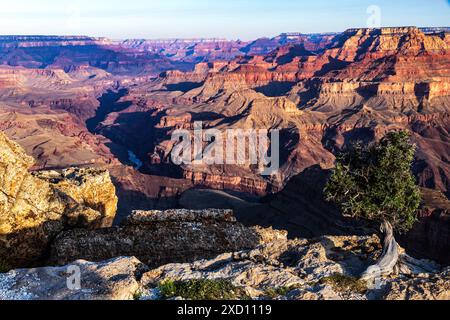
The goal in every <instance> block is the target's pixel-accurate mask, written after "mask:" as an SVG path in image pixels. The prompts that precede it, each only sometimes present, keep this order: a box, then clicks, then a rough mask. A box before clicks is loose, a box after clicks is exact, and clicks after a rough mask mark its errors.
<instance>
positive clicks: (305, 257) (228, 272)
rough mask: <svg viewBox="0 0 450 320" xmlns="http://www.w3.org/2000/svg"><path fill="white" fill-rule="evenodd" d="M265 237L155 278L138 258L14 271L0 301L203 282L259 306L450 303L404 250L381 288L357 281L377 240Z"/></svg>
mask: <svg viewBox="0 0 450 320" xmlns="http://www.w3.org/2000/svg"><path fill="white" fill-rule="evenodd" d="M187 215H190V214H189V213H187ZM152 219H153V218H152ZM259 232H260V234H261V236H262V237H263V238H265V239H266V240H268V239H270V238H272V240H273V241H272V242H268V243H264V244H261V245H260V246H258V247H257V248H255V249H252V250H243V251H238V252H232V253H226V254H222V255H219V256H218V257H215V258H213V259H211V260H200V261H196V262H193V263H178V264H168V265H165V266H162V267H159V268H157V269H154V270H151V271H148V269H147V268H146V266H145V265H143V264H142V263H140V262H139V261H138V260H137V259H136V258H116V259H112V260H109V261H106V262H101V263H88V262H86V261H77V262H75V263H72V264H69V265H68V266H65V267H48V268H40V269H31V270H15V271H11V272H9V273H7V274H3V275H2V274H0V299H9V300H10V299H72V300H76V299H125V300H126V299H136V298H139V299H162V298H164V297H162V296H161V291H160V289H159V288H160V285H161V284H162V283H165V282H167V281H169V280H171V281H183V282H184V281H190V280H198V279H207V280H211V281H215V280H225V281H227V282H228V283H230V284H231V285H232V286H233V287H236V288H238V289H239V291H240V292H243V293H244V296H245V297H249V298H252V299H281V300H286V299H289V300H339V299H350V300H375V299H390V300H410V299H415V300H425V299H426V300H428V299H450V296H449V293H450V270H449V269H447V270H441V269H440V267H439V266H438V265H436V264H434V263H432V262H430V261H426V260H415V259H412V258H411V257H409V256H407V255H406V254H405V253H404V251H403V250H402V249H399V251H400V253H401V254H400V264H399V265H398V267H397V268H396V272H395V273H394V274H393V275H391V276H390V277H384V278H380V279H377V280H376V281H375V283H366V282H363V281H360V280H358V279H357V277H358V276H359V275H360V273H361V272H362V271H363V270H364V269H365V268H366V267H367V266H368V265H370V264H372V263H373V261H374V260H375V259H376V258H377V257H378V255H379V254H380V252H381V244H380V241H379V239H378V237H376V236H372V237H358V236H353V237H348V236H340V237H338V236H326V237H321V238H317V239H315V240H303V239H298V240H287V239H286V235H285V234H284V235H283V234H282V233H277V234H276V235H277V237H276V239H274V232H273V231H272V230H270V229H268V230H264V229H260V230H259ZM107 245H108V244H107ZM161 250H163V249H161ZM74 266H78V267H80V271H81V272H80V276H81V277H80V283H81V288H80V289H78V288H75V289H72V290H71V289H68V286H67V283H69V284H70V283H72V282H71V280H72V279H73V277H72V276H73V273H72V270H73V269H71V268H73V267H74Z"/></svg>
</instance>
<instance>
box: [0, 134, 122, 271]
mask: <svg viewBox="0 0 450 320" xmlns="http://www.w3.org/2000/svg"><path fill="white" fill-rule="evenodd" d="M33 163H34V160H33V159H32V158H31V157H29V156H28V155H26V154H25V152H24V150H23V149H22V148H21V147H20V146H19V145H18V144H16V143H15V142H13V141H11V140H9V139H8V138H7V137H6V136H5V135H4V134H3V133H0V260H1V261H2V262H3V263H5V264H7V265H10V266H13V267H14V266H25V265H30V264H33V263H35V262H37V261H38V260H40V259H41V258H42V257H43V255H45V253H46V252H47V250H48V248H49V243H50V241H51V240H52V239H53V238H54V237H56V236H57V235H58V234H59V233H60V232H61V231H63V230H67V229H71V228H75V227H83V228H97V227H105V226H111V224H112V221H113V218H114V215H115V211H116V206H117V197H116V196H115V188H114V185H113V184H112V182H111V179H110V177H109V173H108V172H107V171H105V170H99V169H68V170H64V171H63V172H62V173H57V172H47V173H46V172H43V173H38V174H32V173H30V172H29V171H28V169H29V168H30V167H31V166H33Z"/></svg>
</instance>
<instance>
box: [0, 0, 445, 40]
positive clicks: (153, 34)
mask: <svg viewBox="0 0 450 320" xmlns="http://www.w3.org/2000/svg"><path fill="white" fill-rule="evenodd" d="M0 8H1V9H0V34H3V35H6V34H15V35H30V34H33V35H36V34H39V35H41V34H42V35H89V36H104V37H108V38H112V39H117V40H119V39H128V38H147V39H156V38H198V37H217V38H227V39H241V40H250V39H255V38H258V37H263V36H267V37H272V36H275V35H278V34H280V33H282V32H303V33H314V32H339V31H344V30H345V29H348V28H353V27H367V26H372V27H380V26H405V25H406V26H411V25H415V26H450V0H339V1H336V0H333V1H331V0H223V1H218V0H0Z"/></svg>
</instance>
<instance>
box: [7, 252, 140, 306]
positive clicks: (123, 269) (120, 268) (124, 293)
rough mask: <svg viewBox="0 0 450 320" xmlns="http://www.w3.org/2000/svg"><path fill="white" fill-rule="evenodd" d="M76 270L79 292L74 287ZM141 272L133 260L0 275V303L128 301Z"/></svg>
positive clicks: (136, 289) (81, 263) (17, 271)
mask: <svg viewBox="0 0 450 320" xmlns="http://www.w3.org/2000/svg"><path fill="white" fill-rule="evenodd" d="M78 268H79V269H78ZM77 269H78V270H79V271H80V276H81V278H80V280H81V289H79V287H78V288H77V282H76V281H77V280H76V278H75V277H76V273H75V272H76V270H77ZM144 270H145V266H144V265H143V264H142V263H141V262H139V261H138V260H137V259H136V258H117V259H114V260H110V261H106V262H103V263H99V264H95V263H90V262H87V261H77V262H74V263H73V265H71V266H66V267H57V268H52V267H48V268H40V269H30V270H27V269H20V270H15V271H11V272H10V273H7V274H0V300H130V299H133V295H134V294H135V292H136V291H138V289H139V282H138V280H137V278H138V277H139V274H142V272H143V271H144Z"/></svg>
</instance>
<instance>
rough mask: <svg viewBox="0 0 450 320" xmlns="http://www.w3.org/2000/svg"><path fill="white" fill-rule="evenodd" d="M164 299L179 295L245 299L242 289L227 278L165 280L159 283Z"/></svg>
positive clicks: (182, 296) (196, 297)
mask: <svg viewBox="0 0 450 320" xmlns="http://www.w3.org/2000/svg"><path fill="white" fill-rule="evenodd" d="M159 290H160V292H161V295H162V297H163V298H164V299H170V298H174V297H181V298H183V299H187V300H237V299H246V298H247V297H246V296H245V294H244V292H243V290H242V289H239V288H236V287H235V286H233V285H232V284H231V282H230V281H227V280H206V279H198V280H188V281H172V280H167V281H164V282H162V283H161V284H160V285H159Z"/></svg>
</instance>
